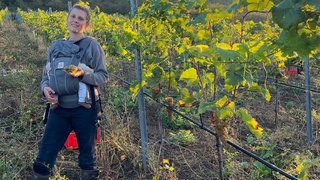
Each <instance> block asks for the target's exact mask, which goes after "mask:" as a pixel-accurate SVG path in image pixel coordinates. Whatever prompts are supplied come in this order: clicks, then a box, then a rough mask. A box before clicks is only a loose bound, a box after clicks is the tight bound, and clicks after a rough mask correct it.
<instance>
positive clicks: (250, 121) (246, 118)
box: [236, 108, 263, 138]
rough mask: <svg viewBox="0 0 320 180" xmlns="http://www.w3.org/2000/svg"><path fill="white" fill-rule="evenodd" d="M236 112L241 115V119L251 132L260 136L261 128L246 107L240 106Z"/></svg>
mask: <svg viewBox="0 0 320 180" xmlns="http://www.w3.org/2000/svg"><path fill="white" fill-rule="evenodd" d="M236 114H237V115H238V116H240V117H241V119H242V121H243V122H244V123H245V124H246V125H247V127H248V128H249V130H250V132H251V133H252V134H254V135H255V136H256V137H257V138H261V137H262V134H263V129H262V128H261V127H260V126H259V123H258V122H257V121H256V119H254V118H253V117H252V116H251V115H250V114H249V113H248V111H247V110H246V109H243V108H241V109H239V110H238V111H237V112H236Z"/></svg>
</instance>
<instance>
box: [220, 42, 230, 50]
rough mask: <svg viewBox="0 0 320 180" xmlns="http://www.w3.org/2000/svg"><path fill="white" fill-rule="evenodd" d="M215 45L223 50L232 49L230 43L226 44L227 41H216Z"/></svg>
mask: <svg viewBox="0 0 320 180" xmlns="http://www.w3.org/2000/svg"><path fill="white" fill-rule="evenodd" d="M216 45H217V47H218V48H221V49H223V50H231V49H232V47H231V46H230V44H227V43H217V44H216Z"/></svg>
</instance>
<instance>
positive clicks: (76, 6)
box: [68, 4, 91, 26]
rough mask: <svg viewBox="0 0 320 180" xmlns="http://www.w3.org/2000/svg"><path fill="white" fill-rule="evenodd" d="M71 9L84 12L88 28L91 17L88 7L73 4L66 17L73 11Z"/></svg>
mask: <svg viewBox="0 0 320 180" xmlns="http://www.w3.org/2000/svg"><path fill="white" fill-rule="evenodd" d="M73 9H79V10H82V11H84V12H85V13H86V14H87V16H86V20H87V25H88V26H89V25H90V23H91V15H90V10H89V8H88V7H86V6H83V5H80V4H75V5H73V6H72V8H71V9H70V11H69V13H68V17H69V15H70V12H71V11H72V10H73Z"/></svg>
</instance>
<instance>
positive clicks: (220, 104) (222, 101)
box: [215, 96, 228, 107]
mask: <svg viewBox="0 0 320 180" xmlns="http://www.w3.org/2000/svg"><path fill="white" fill-rule="evenodd" d="M227 103H228V98H227V96H223V97H222V98H220V99H219V100H218V101H216V103H215V104H216V106H217V107H223V106H224V105H226V104H227Z"/></svg>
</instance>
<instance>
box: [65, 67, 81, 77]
mask: <svg viewBox="0 0 320 180" xmlns="http://www.w3.org/2000/svg"><path fill="white" fill-rule="evenodd" d="M64 71H65V72H66V73H67V74H69V75H70V76H72V77H79V76H83V74H84V71H83V69H82V68H80V67H77V66H75V65H70V66H66V67H64Z"/></svg>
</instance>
